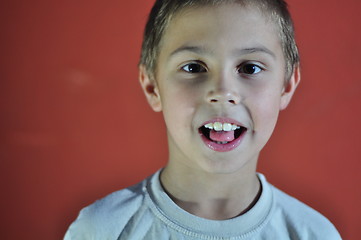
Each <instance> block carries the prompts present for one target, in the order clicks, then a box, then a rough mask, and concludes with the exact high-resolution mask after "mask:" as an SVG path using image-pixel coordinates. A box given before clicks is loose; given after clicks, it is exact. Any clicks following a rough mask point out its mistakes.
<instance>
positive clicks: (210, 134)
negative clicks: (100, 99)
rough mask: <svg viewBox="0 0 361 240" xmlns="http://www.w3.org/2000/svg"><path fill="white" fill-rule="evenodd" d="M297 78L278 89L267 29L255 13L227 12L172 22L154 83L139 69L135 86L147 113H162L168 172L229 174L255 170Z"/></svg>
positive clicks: (281, 70)
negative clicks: (184, 169)
mask: <svg viewBox="0 0 361 240" xmlns="http://www.w3.org/2000/svg"><path fill="white" fill-rule="evenodd" d="M297 73H298V68H296V74H293V75H292V77H291V79H290V80H289V81H288V82H286V83H285V60H284V56H283V52H282V47H281V43H280V40H279V37H278V32H277V27H276V26H275V25H274V23H273V22H271V21H270V20H269V19H268V18H266V17H265V16H264V15H262V14H261V13H260V12H259V11H257V10H256V9H255V8H252V7H247V8H242V7H241V6H240V5H237V4H235V5H227V4H226V5H221V6H217V7H211V6H207V7H199V8H194V9H187V10H186V11H183V12H182V13H180V14H177V15H176V16H175V17H174V18H173V20H172V21H171V22H170V24H169V26H168V28H167V29H166V31H165V34H164V36H163V40H162V43H161V49H160V55H159V58H158V62H157V69H156V74H155V80H152V79H150V78H149V76H148V75H147V73H146V72H145V70H144V68H143V67H141V71H140V80H141V83H142V86H143V89H144V91H145V93H146V96H147V98H148V101H149V103H150V105H151V106H152V108H153V109H154V110H156V111H162V112H163V115H164V119H165V123H166V126H167V132H168V143H169V152H170V159H169V161H170V164H173V165H179V166H180V165H182V166H186V167H187V168H193V169H198V170H203V171H207V172H213V173H230V172H236V171H238V170H240V169H245V168H247V166H248V167H250V168H254V167H255V165H256V162H257V158H258V154H259V152H260V151H261V149H262V148H263V146H264V145H265V144H266V142H267V141H268V139H269V138H270V136H271V134H272V131H273V129H274V127H275V124H276V121H277V117H278V113H279V111H280V110H281V109H284V108H285V107H286V106H287V104H288V102H289V101H290V98H291V96H292V94H293V92H294V90H295V88H296V86H297V84H298V80H299V75H298V74H297ZM216 122H217V123H216ZM208 123H213V126H212V124H208ZM220 123H221V124H220ZM206 124H208V125H207V127H204V126H205V125H206ZM212 127H213V130H212V129H211V128H212ZM235 127H238V128H239V129H237V130H232V128H233V129H234V128H235ZM222 128H224V129H225V130H227V131H219V130H220V129H222ZM228 130H230V131H228Z"/></svg>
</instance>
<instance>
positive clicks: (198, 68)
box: [181, 62, 264, 75]
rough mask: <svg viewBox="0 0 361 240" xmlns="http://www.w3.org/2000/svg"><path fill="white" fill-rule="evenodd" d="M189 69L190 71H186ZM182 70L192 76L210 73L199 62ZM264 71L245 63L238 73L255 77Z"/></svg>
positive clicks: (261, 68) (187, 65)
mask: <svg viewBox="0 0 361 240" xmlns="http://www.w3.org/2000/svg"><path fill="white" fill-rule="evenodd" d="M186 68H188V69H186ZM181 70H182V71H184V72H186V73H190V74H198V73H205V72H207V71H208V69H207V68H206V67H204V65H203V64H201V63H198V62H192V63H188V64H186V65H184V66H182V67H181ZM247 71H248V73H247ZM262 71H264V68H263V67H261V66H259V65H257V64H254V63H244V64H241V65H240V66H238V67H237V72H238V73H239V74H246V75H255V74H258V73H260V72H262Z"/></svg>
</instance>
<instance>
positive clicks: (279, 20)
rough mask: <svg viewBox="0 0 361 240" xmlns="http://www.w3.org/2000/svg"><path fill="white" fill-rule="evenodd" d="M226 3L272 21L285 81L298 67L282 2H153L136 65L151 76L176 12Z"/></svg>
mask: <svg viewBox="0 0 361 240" xmlns="http://www.w3.org/2000/svg"><path fill="white" fill-rule="evenodd" d="M227 3H228V4H229V3H237V4H240V5H243V6H252V7H256V8H258V9H259V10H261V12H262V13H263V14H264V15H265V16H266V17H268V18H269V19H270V20H271V21H273V22H274V24H275V25H276V26H277V28H278V32H279V37H280V41H281V45H282V49H283V54H284V57H285V60H286V69H285V71H286V75H285V76H286V78H287V79H288V78H289V77H290V75H291V74H292V71H293V68H294V66H295V65H297V64H299V54H298V49H297V45H296V42H295V36H294V27H293V22H292V19H291V16H290V14H289V12H288V9H287V4H286V2H285V1H284V0H157V1H156V2H155V4H154V6H153V8H152V10H151V13H150V15H149V19H148V22H147V24H146V28H145V31H144V38H143V44H142V52H141V59H140V64H142V65H143V66H145V68H146V70H147V72H148V74H150V75H152V76H154V75H155V72H156V66H157V60H158V57H159V51H160V48H161V45H162V39H163V35H164V32H165V30H166V28H167V26H168V25H169V22H170V21H171V20H172V18H173V17H174V16H175V15H176V14H177V13H179V12H180V11H182V10H184V9H186V8H194V7H202V6H206V5H220V4H227Z"/></svg>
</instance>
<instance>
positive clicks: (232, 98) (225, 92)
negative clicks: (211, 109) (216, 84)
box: [207, 88, 241, 105]
mask: <svg viewBox="0 0 361 240" xmlns="http://www.w3.org/2000/svg"><path fill="white" fill-rule="evenodd" d="M240 100H241V97H240V96H239V94H237V93H236V92H235V91H234V90H232V89H224V88H222V89H216V90H212V91H209V93H208V94H207V102H208V103H222V104H232V105H237V104H239V103H240Z"/></svg>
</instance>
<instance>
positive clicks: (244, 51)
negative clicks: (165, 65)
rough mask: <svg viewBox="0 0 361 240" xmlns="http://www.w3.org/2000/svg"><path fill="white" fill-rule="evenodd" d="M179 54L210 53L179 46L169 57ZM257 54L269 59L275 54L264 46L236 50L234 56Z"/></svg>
mask: <svg viewBox="0 0 361 240" xmlns="http://www.w3.org/2000/svg"><path fill="white" fill-rule="evenodd" d="M181 52H193V53H196V54H209V53H210V51H208V50H207V49H206V48H204V47H199V46H188V45H185V46H181V47H179V48H177V49H176V50H174V51H173V52H172V53H171V54H170V57H172V56H174V55H177V54H178V53H181ZM257 52H262V53H266V54H268V55H270V56H271V57H273V58H276V54H275V53H274V52H272V51H271V50H269V49H268V48H266V47H264V46H259V47H251V48H242V49H236V50H235V54H234V55H237V56H239V55H246V54H250V53H257Z"/></svg>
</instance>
